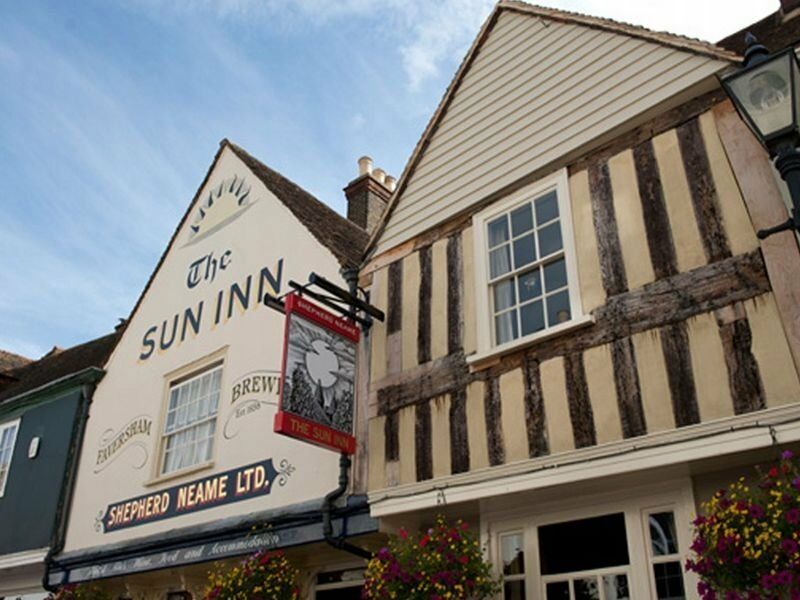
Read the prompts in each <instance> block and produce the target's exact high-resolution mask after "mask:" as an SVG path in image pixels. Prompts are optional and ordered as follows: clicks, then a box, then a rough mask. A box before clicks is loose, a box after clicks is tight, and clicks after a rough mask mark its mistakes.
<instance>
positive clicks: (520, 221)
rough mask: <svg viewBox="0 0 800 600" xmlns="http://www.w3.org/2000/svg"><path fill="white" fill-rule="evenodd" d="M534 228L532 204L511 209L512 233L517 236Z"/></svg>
mask: <svg viewBox="0 0 800 600" xmlns="http://www.w3.org/2000/svg"><path fill="white" fill-rule="evenodd" d="M531 229H533V212H532V211H531V205H530V204H525V205H523V206H520V207H519V208H517V209H515V210H512V211H511V235H512V236H513V237H517V236H518V235H521V234H523V233H525V232H526V231H530V230H531Z"/></svg>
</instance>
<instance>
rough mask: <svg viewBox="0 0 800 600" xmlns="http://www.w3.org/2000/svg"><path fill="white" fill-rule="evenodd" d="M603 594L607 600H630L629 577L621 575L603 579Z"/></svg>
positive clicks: (607, 576)
mask: <svg viewBox="0 0 800 600" xmlns="http://www.w3.org/2000/svg"><path fill="white" fill-rule="evenodd" d="M603 593H604V595H605V597H606V600H629V599H630V596H631V594H630V592H629V591H628V576H627V575H625V574H624V573H620V574H619V575H606V576H605V577H603Z"/></svg>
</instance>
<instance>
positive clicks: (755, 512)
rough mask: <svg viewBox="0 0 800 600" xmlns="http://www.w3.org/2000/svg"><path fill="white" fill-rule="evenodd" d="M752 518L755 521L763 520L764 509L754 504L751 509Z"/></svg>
mask: <svg viewBox="0 0 800 600" xmlns="http://www.w3.org/2000/svg"><path fill="white" fill-rule="evenodd" d="M749 512H750V517H751V518H753V519H761V518H763V517H764V509H763V508H761V507H760V506H759V505H758V504H753V505H752V506H751V507H750V511H749Z"/></svg>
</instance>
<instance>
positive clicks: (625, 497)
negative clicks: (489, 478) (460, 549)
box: [481, 478, 697, 600]
mask: <svg viewBox="0 0 800 600" xmlns="http://www.w3.org/2000/svg"><path fill="white" fill-rule="evenodd" d="M554 492H555V490H554ZM556 495H558V496H563V497H562V499H560V500H551V499H546V500H545V499H543V501H542V502H539V501H538V500H536V499H534V498H532V497H527V498H526V497H522V498H520V499H519V501H518V505H517V506H511V507H506V508H503V509H499V510H492V509H490V508H488V506H487V510H484V511H483V512H482V514H481V521H482V523H485V529H483V528H482V535H481V540H482V543H483V544H484V545H488V547H489V558H490V560H491V561H492V562H493V564H494V565H495V570H496V573H497V574H499V573H501V572H502V556H501V552H502V548H501V545H500V537H501V536H503V535H507V534H509V533H516V532H520V531H521V532H523V546H524V552H525V567H524V570H525V577H524V580H525V593H526V597H527V598H545V597H546V596H545V585H546V583H547V582H549V581H551V580H554V579H565V578H570V579H572V578H575V576H577V575H578V574H577V573H569V574H565V575H566V576H565V575H555V576H549V575H548V576H543V575H541V572H540V569H539V535H538V528H539V527H541V526H544V525H551V524H554V523H561V522H564V521H573V520H580V519H587V518H592V517H599V516H603V515H607V514H612V513H623V514H624V515H625V531H626V536H627V540H628V555H629V563H628V565H626V566H618V567H610V568H607V569H602V571H604V572H606V571H607V572H617V573H618V572H622V571H627V575H628V590H629V591H630V594H631V598H635V599H640V598H655V597H656V596H655V578H654V575H653V561H652V560H651V559H650V530H649V522H648V521H647V516H649V515H650V514H652V513H658V512H666V511H671V512H672V513H673V514H674V515H675V522H676V529H677V535H678V554H679V555H680V556H682V557H684V558H685V557H686V556H687V555H688V551H689V544H690V543H691V531H690V527H689V523H690V521H691V518H692V517H693V515H694V513H695V503H694V494H693V491H692V483H691V480H689V479H685V478H679V479H673V480H669V479H667V480H664V481H663V482H660V483H657V484H650V485H641V486H633V487H628V488H626V489H620V490H618V491H613V492H606V493H600V494H592V495H582V494H570V493H568V492H567V491H562V492H561V493H560V494H556ZM507 506H508V505H507ZM533 507H535V508H533ZM671 560H674V559H671ZM600 571H601V569H598V570H596V571H591V573H593V574H597V573H598V572H600ZM683 583H684V591H685V593H686V598H687V599H690V600H692V599H695V598H697V595H696V593H695V591H694V590H695V589H696V585H697V578H696V577H695V576H694V575H693V574H692V573H686V572H683ZM497 597H498V599H500V600H502V598H503V591H501V592H500V594H498V596H497Z"/></svg>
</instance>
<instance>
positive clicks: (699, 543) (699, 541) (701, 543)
mask: <svg viewBox="0 0 800 600" xmlns="http://www.w3.org/2000/svg"><path fill="white" fill-rule="evenodd" d="M689 547H690V548H691V549H692V552H696V553H697V554H700V553H701V552H704V551H705V549H706V548H707V547H708V545H707V544H706V540H705V538H701V537H697V538H695V539H694V541H693V542H692V545H691V546H689Z"/></svg>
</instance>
